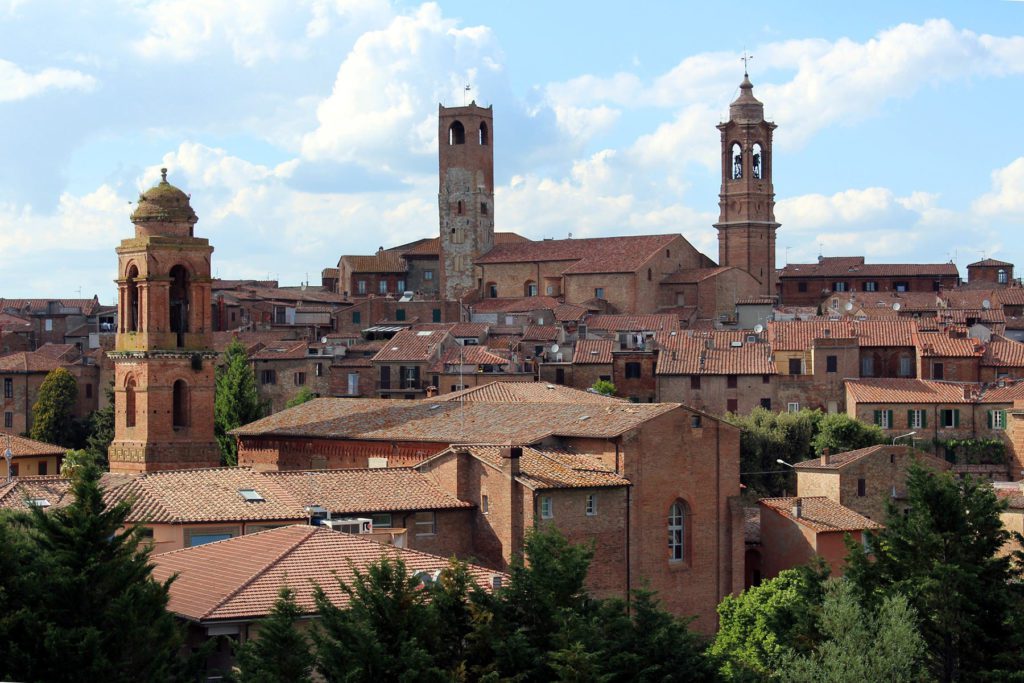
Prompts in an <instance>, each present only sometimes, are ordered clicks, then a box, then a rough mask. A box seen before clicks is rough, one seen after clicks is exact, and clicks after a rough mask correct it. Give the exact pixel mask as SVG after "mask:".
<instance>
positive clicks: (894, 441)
mask: <svg viewBox="0 0 1024 683" xmlns="http://www.w3.org/2000/svg"><path fill="white" fill-rule="evenodd" d="M914 434H917V432H916V431H915V432H907V433H906V434H900V435H899V436H896V437H893V440H892V445H893V446H895V445H896V439H902V438H904V437H907V436H913V435H914ZM910 443H911V445H913V443H914V441H913V439H911V441H910Z"/></svg>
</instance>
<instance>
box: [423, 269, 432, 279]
mask: <svg viewBox="0 0 1024 683" xmlns="http://www.w3.org/2000/svg"><path fill="white" fill-rule="evenodd" d="M423 279H424V280H433V279H434V271H432V270H424V271H423Z"/></svg>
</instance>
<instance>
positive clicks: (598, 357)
mask: <svg viewBox="0 0 1024 683" xmlns="http://www.w3.org/2000/svg"><path fill="white" fill-rule="evenodd" d="M616 344H617V342H616V341H615V340H614V339H581V340H579V341H578V342H576V349H575V350H574V351H573V354H572V364H573V365H611V363H612V351H613V350H614V349H615V346H616Z"/></svg>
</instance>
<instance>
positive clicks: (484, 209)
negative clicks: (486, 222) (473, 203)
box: [480, 202, 487, 216]
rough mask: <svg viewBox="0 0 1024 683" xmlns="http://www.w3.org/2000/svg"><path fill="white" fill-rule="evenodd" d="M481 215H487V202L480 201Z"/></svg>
mask: <svg viewBox="0 0 1024 683" xmlns="http://www.w3.org/2000/svg"><path fill="white" fill-rule="evenodd" d="M480 215H481V216H486V215H487V204H486V203H485V202H480Z"/></svg>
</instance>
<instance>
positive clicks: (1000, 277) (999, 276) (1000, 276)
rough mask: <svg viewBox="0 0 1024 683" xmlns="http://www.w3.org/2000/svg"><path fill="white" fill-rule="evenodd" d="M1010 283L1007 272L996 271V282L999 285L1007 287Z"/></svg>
mask: <svg viewBox="0 0 1024 683" xmlns="http://www.w3.org/2000/svg"><path fill="white" fill-rule="evenodd" d="M1008 281H1009V277H1008V276H1007V274H1006V271H1005V270H1003V269H1002V268H1000V269H999V270H997V271H996V282H997V283H999V284H1001V285H1005V284H1006V283H1007V282H1008Z"/></svg>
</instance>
